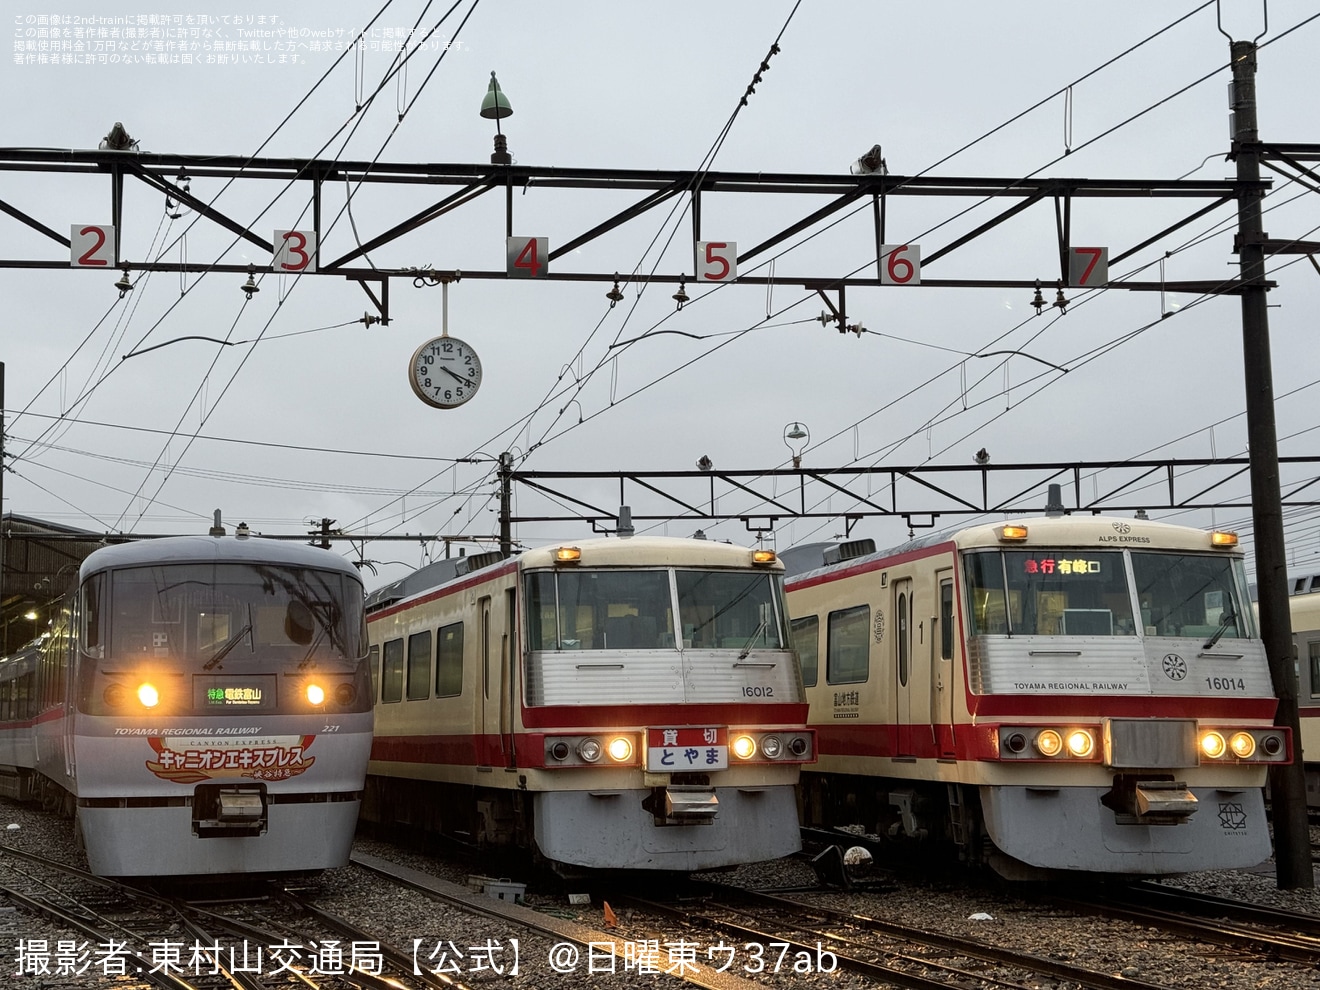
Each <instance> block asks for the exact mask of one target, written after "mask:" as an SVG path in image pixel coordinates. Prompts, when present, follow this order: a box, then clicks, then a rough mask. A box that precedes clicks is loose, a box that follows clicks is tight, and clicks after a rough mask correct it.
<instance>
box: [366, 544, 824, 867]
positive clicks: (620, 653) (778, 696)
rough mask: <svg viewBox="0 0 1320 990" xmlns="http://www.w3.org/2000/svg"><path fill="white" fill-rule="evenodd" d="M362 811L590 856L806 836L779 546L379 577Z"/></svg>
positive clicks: (740, 845)
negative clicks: (372, 718) (801, 826)
mask: <svg viewBox="0 0 1320 990" xmlns="http://www.w3.org/2000/svg"><path fill="white" fill-rule="evenodd" d="M367 612H368V615H367V619H368V630H369V635H370V640H371V654H372V660H373V670H374V671H375V672H376V678H375V679H376V685H377V703H376V736H375V741H374V744H373V747H372V759H371V764H370V768H369V773H368V779H367V796H366V800H365V802H364V807H363V816H364V818H365V819H367V820H369V821H376V822H383V823H395V824H403V825H407V826H411V827H414V828H416V829H419V830H423V831H426V832H435V833H444V834H448V835H451V836H457V837H459V838H461V839H463V840H465V841H467V842H470V843H472V844H474V845H477V846H481V847H486V848H490V847H506V848H518V849H525V850H530V851H532V852H533V853H534V854H535V855H536V856H538V857H539V858H540V859H541V860H542V861H545V862H548V863H549V864H550V865H552V866H554V867H555V868H557V869H560V870H561V871H565V872H571V871H573V870H575V869H577V868H591V869H628V870H672V871H691V870H700V869H708V868H713V867H723V866H730V865H733V864H738V863H745V862H753V861H757V860H765V859H772V858H775V857H779V856H783V855H786V854H789V853H792V852H795V851H797V850H798V849H799V848H800V836H799V830H798V818H797V806H796V799H795V789H794V788H795V785H796V783H797V780H798V774H799V770H800V768H801V766H802V765H803V764H804V763H807V762H810V761H811V760H813V759H814V758H815V752H814V741H813V737H812V733H811V732H810V731H809V730H808V729H807V728H806V711H807V707H806V701H805V699H804V697H803V689H802V678H801V674H800V670H799V666H798V660H797V655H796V654H795V653H794V651H793V649H792V648H791V644H790V642H789V633H788V617H787V614H786V611H785V604H784V595H783V565H782V564H781V563H780V562H779V561H777V560H776V559H775V555H774V554H773V553H771V552H765V551H753V550H749V549H745V548H741V547H735V546H730V545H727V544H721V543H715V542H710V541H705V540H682V539H667V538H648V537H629V538H619V539H614V538H610V539H593V540H589V541H584V542H582V543H579V544H576V545H574V546H551V547H544V548H540V549H534V550H527V551H525V552H523V553H521V554H519V555H517V556H516V557H513V558H510V559H501V558H500V556H499V554H486V555H481V556H475V557H468V558H459V559H456V560H445V561H438V562H436V563H435V564H432V565H429V566H428V567H426V568H423V569H422V570H420V571H418V572H416V573H415V574H414V575H411V576H410V577H408V578H405V579H404V580H403V581H400V582H398V583H397V584H396V585H391V586H389V587H386V588H383V589H381V590H379V591H377V592H374V593H373V594H372V595H370V596H368V603H367Z"/></svg>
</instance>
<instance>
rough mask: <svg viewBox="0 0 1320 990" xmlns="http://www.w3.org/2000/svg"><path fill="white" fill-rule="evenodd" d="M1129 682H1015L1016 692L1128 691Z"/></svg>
mask: <svg viewBox="0 0 1320 990" xmlns="http://www.w3.org/2000/svg"><path fill="white" fill-rule="evenodd" d="M1128 689H1129V685H1128V682H1127V681H1014V682H1013V690H1015V691H1127V690H1128Z"/></svg>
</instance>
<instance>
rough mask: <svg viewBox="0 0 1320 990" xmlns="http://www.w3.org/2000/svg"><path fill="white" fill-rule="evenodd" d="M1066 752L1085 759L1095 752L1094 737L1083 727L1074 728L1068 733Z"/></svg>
mask: <svg viewBox="0 0 1320 990" xmlns="http://www.w3.org/2000/svg"><path fill="white" fill-rule="evenodd" d="M1068 752H1069V753H1070V754H1072V755H1073V756H1075V757H1077V758H1078V759H1085V758H1086V757H1088V756H1090V755H1091V754H1092V753H1093V752H1095V737H1094V736H1092V735H1091V733H1089V732H1087V731H1086V730H1085V729H1074V730H1073V731H1072V732H1070V733H1068Z"/></svg>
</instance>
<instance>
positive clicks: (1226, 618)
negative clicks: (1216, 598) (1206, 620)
mask: <svg viewBox="0 0 1320 990" xmlns="http://www.w3.org/2000/svg"><path fill="white" fill-rule="evenodd" d="M1235 622H1237V616H1236V615H1234V614H1233V611H1232V610H1231V609H1230V610H1229V611H1227V612H1225V613H1224V615H1223V617H1222V618H1221V619H1220V620H1219V628H1218V629H1216V630H1215V634H1214V635H1213V636H1211V637H1210V638H1209V639H1208V640H1206V641H1205V645H1204V646H1203V647H1201V649H1203V650H1208V649H1210V647H1212V646H1214V645H1215V644H1216V643H1218V642H1219V638H1220V637H1221V636H1223V635H1224V633H1226V632H1228V627H1229V626H1231V625H1233V624H1234V623H1235Z"/></svg>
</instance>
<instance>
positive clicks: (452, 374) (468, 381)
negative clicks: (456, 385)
mask: <svg viewBox="0 0 1320 990" xmlns="http://www.w3.org/2000/svg"><path fill="white" fill-rule="evenodd" d="M440 370H441V371H443V372H444V373H445V374H446V375H449V376H450V377H451V378H456V379H458V380H459V381H460V382H462V383H463V384H464V385H468V386H470V385H471V384H472V379H470V378H464V377H463V376H462V375H460V374H459V373H458V372H457V371H450V370H449V369H448V368H446V367H445V366H444V365H443V364H442V365H440Z"/></svg>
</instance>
